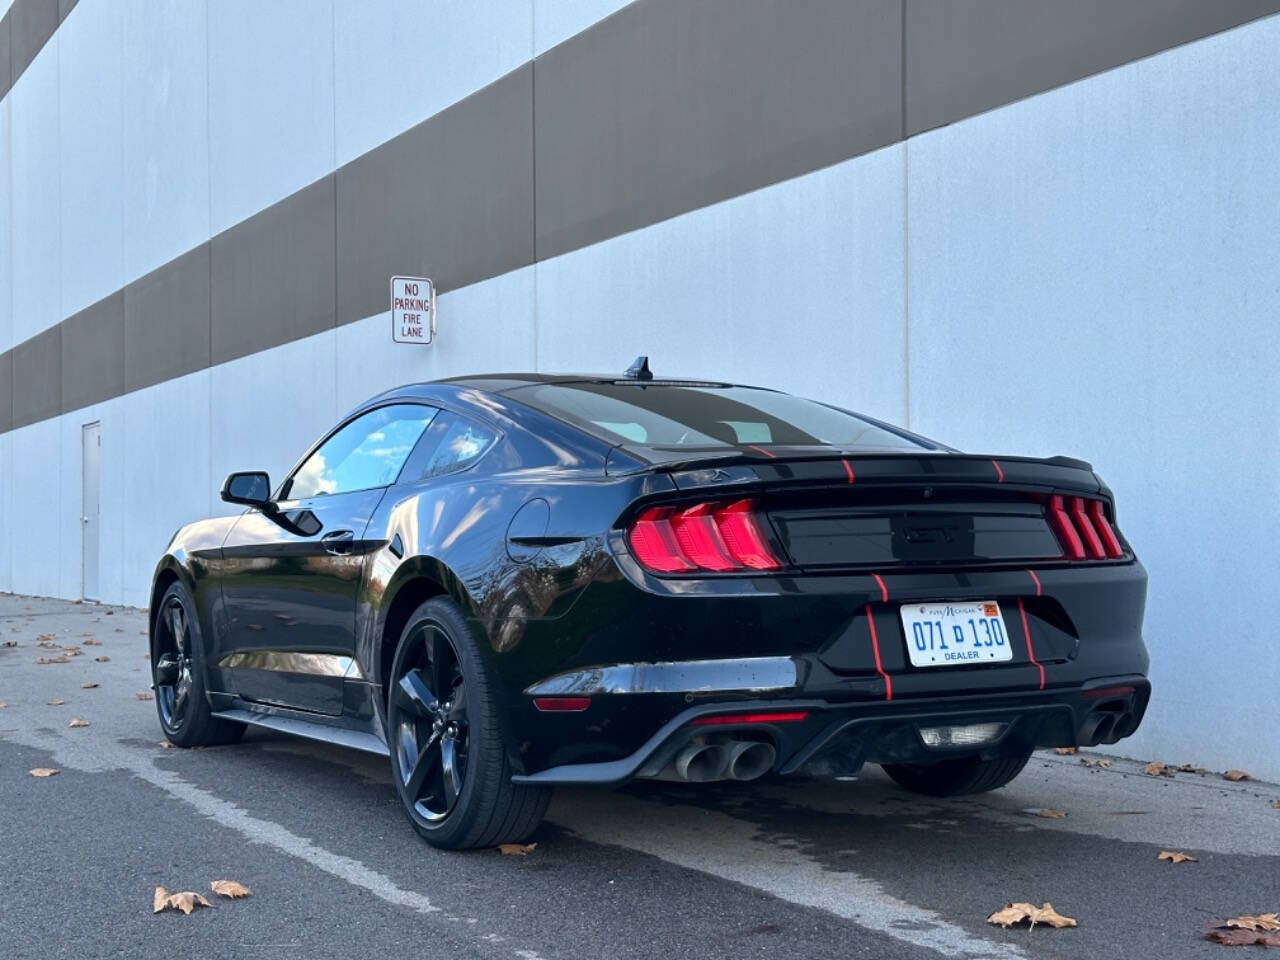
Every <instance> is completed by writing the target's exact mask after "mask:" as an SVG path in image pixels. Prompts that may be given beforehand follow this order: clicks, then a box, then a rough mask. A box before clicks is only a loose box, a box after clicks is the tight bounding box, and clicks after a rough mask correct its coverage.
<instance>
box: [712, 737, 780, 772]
mask: <svg viewBox="0 0 1280 960" xmlns="http://www.w3.org/2000/svg"><path fill="white" fill-rule="evenodd" d="M726 753H727V756H726V760H725V772H726V773H727V774H728V775H729V778H730V779H732V780H758V779H759V778H760V777H763V776H764V775H765V774H766V773H768V772H769V771H770V770H772V769H773V761H774V760H775V759H777V756H778V751H777V750H775V749H774V748H773V744H771V743H763V742H762V741H759V740H734V741H731V742H730V743H729V744H728V746H727V748H726Z"/></svg>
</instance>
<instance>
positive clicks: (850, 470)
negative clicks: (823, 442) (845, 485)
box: [840, 460, 853, 483]
mask: <svg viewBox="0 0 1280 960" xmlns="http://www.w3.org/2000/svg"><path fill="white" fill-rule="evenodd" d="M840 462H841V463H843V464H844V472H845V474H846V475H847V476H848V477H849V482H850V483H853V467H851V466H850V465H849V461H848V460H841V461H840Z"/></svg>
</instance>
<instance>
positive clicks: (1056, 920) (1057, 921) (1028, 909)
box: [987, 903, 1077, 930]
mask: <svg viewBox="0 0 1280 960" xmlns="http://www.w3.org/2000/svg"><path fill="white" fill-rule="evenodd" d="M1024 921H1026V922H1028V923H1030V924H1031V928H1032V929H1033V930H1034V929H1035V926H1036V924H1037V923H1042V924H1045V925H1046V926H1050V927H1057V928H1061V927H1074V926H1077V923H1076V921H1075V920H1073V919H1071V918H1070V917H1064V916H1063V915H1062V914H1060V913H1058V912H1057V911H1056V910H1054V909H1053V904H1051V903H1046V904H1045V905H1044V906H1043V907H1037V906H1036V905H1035V904H1034V903H1007V904H1005V907H1004V909H1003V910H997V911H996V912H995V913H993V914H992V915H991V916H989V917H987V923H990V924H993V925H998V926H1001V927H1005V928H1006V929H1007V928H1009V927H1011V926H1013V925H1014V924H1015V923H1022V922H1024Z"/></svg>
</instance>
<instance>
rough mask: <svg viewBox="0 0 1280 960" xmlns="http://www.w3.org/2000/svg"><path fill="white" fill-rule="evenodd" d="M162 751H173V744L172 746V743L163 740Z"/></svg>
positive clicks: (161, 742) (161, 743)
mask: <svg viewBox="0 0 1280 960" xmlns="http://www.w3.org/2000/svg"><path fill="white" fill-rule="evenodd" d="M160 749H161V750H172V749H173V744H172V743H170V742H169V741H168V740H161V741H160Z"/></svg>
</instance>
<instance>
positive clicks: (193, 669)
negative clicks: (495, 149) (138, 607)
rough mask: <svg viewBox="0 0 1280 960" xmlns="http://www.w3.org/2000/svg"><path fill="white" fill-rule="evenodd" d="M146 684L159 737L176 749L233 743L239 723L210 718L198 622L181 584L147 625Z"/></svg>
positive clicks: (238, 734) (168, 593) (173, 586)
mask: <svg viewBox="0 0 1280 960" xmlns="http://www.w3.org/2000/svg"><path fill="white" fill-rule="evenodd" d="M151 682H152V685H153V686H154V687H155V691H156V711H157V712H158V713H159V714H160V728H161V729H162V730H164V735H165V736H166V737H167V738H168V739H169V742H170V743H173V744H175V745H177V746H179V747H210V746H214V745H216V744H222V743H234V742H235V741H237V740H239V739H240V737H241V736H242V735H243V734H244V724H243V723H236V722H235V721H232V720H223V719H221V718H220V717H215V716H214V715H213V711H212V708H211V707H210V706H209V698H208V697H206V696H205V669H204V644H203V643H202V641H201V638H200V618H199V617H197V616H196V607H195V604H194V603H193V602H192V600H191V595H190V594H189V593H187V591H186V588H184V587H183V586H182V584H181V583H177V582H175V583H173V584H171V585H170V587H169V589H168V590H166V591H165V593H164V596H163V597H162V598H161V600H160V605H159V607H158V608H157V609H156V617H155V622H154V623H152V625H151Z"/></svg>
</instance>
